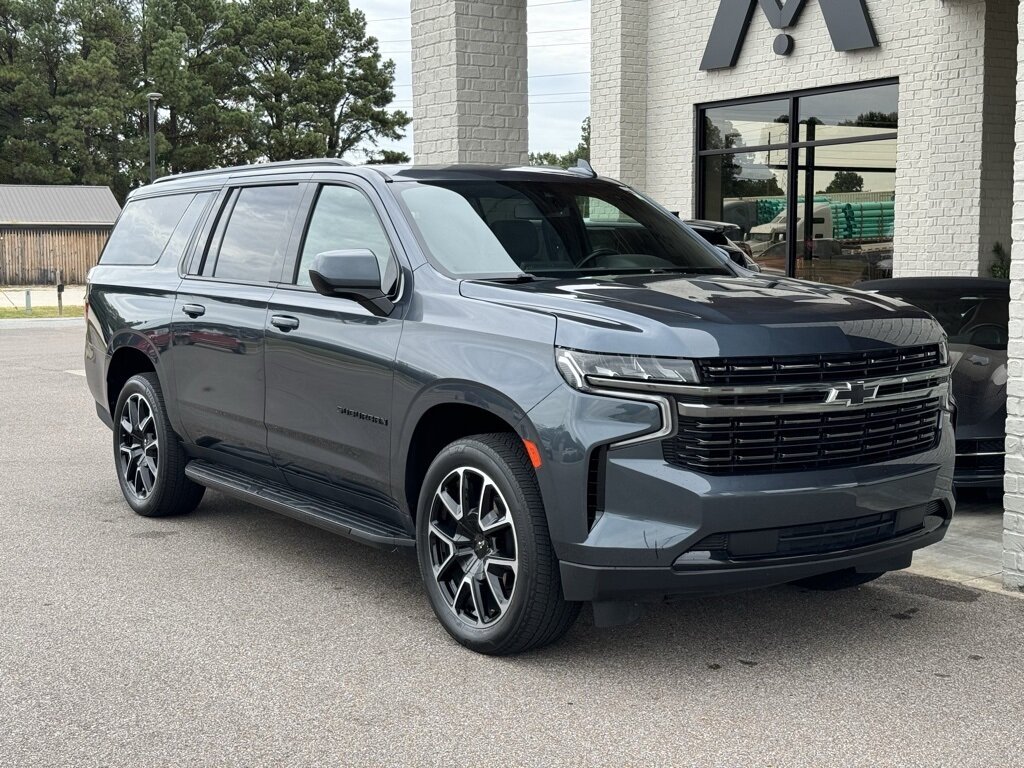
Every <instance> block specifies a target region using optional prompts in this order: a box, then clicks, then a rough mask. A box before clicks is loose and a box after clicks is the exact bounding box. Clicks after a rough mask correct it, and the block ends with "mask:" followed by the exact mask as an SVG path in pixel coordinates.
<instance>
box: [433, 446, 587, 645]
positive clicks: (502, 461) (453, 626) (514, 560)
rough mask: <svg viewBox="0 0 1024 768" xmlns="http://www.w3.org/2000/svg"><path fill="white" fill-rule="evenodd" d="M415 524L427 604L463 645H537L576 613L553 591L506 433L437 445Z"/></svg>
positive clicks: (537, 506) (548, 554)
mask: <svg viewBox="0 0 1024 768" xmlns="http://www.w3.org/2000/svg"><path fill="white" fill-rule="evenodd" d="M416 528H417V530H416V550H417V556H418V559H419V565H420V574H421V575H422V577H423V583H424V585H425V587H426V590H427V595H428V597H429V599H430V604H431V607H432V608H433V609H434V613H435V614H436V615H437V618H438V619H439V620H440V622H441V624H442V625H443V626H444V628H445V629H446V630H447V631H448V633H449V634H450V635H451V636H452V637H454V638H455V639H456V640H457V641H458V642H459V643H461V644H462V645H464V646H466V647H467V648H470V649H471V650H474V651H477V652H479V653H486V654H491V655H508V654H513V653H520V652H523V651H527V650H530V649H532V648H539V647H541V646H544V645H547V644H549V643H552V642H554V641H555V640H557V639H559V638H560V637H561V636H562V635H564V634H565V633H566V632H567V631H568V630H569V627H571V626H572V623H573V622H574V621H575V620H576V617H577V616H578V615H579V611H580V604H579V603H569V602H566V601H565V599H564V598H563V597H562V584H561V579H560V577H559V570H558V560H557V558H556V557H555V554H554V550H553V549H552V547H551V539H550V537H549V535H548V527H547V518H546V516H545V513H544V506H543V504H542V502H541V498H540V491H539V490H538V488H537V480H536V477H535V476H534V474H533V468H532V467H531V466H530V463H529V460H528V459H527V457H526V453H525V451H524V450H523V447H522V444H521V443H520V441H519V440H518V438H517V437H516V436H515V435H513V434H504V433H498V434H491V435H476V436H474V437H469V438H465V439H462V440H458V441H456V442H454V443H452V444H451V445H449V446H448V447H447V448H445V449H444V450H443V451H441V453H440V454H438V456H437V458H435V459H434V461H433V463H432V464H431V465H430V469H428V470H427V474H426V477H425V478H424V482H423V487H422V489H421V492H420V500H419V507H418V511H417V520H416Z"/></svg>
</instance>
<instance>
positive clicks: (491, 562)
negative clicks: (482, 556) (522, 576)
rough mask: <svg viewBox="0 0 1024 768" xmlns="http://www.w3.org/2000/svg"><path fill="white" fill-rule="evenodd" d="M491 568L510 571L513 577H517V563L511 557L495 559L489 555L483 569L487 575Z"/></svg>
mask: <svg viewBox="0 0 1024 768" xmlns="http://www.w3.org/2000/svg"><path fill="white" fill-rule="evenodd" d="M492 566H493V567H494V568H498V569H505V570H509V571H512V575H513V576H518V575H519V561H518V560H515V559H513V558H511V557H495V556H494V555H491V556H490V557H488V558H487V560H486V561H485V562H484V568H485V569H486V570H487V572H488V573H490V572H491V567H492Z"/></svg>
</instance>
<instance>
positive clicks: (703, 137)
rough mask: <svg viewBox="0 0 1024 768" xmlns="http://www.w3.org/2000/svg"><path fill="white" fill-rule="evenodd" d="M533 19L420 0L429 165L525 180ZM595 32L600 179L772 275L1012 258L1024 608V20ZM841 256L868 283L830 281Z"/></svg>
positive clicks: (793, 16) (989, 16) (1012, 426)
mask: <svg viewBox="0 0 1024 768" xmlns="http://www.w3.org/2000/svg"><path fill="white" fill-rule="evenodd" d="M525 6H526V0H479V1H478V2H468V1H466V0H413V62H414V98H415V113H416V116H417V122H416V126H415V127H416V132H415V143H416V146H415V151H416V159H417V162H435V163H436V162H456V161H457V162H484V163H494V162H499V163H519V162H522V161H523V160H524V159H525V155H526V149H527V141H526V138H527V137H526V119H527V113H526V82H527V80H526V14H525ZM862 9H863V11H864V13H862V12H861V11H862ZM748 18H749V21H748ZM865 18H866V19H867V21H865ZM865 23H867V24H868V25H869V26H868V27H863V25H864V24H865ZM591 27H592V50H591V110H592V115H591V116H592V141H593V148H592V162H593V165H594V166H595V167H596V168H597V169H598V171H599V172H600V173H602V174H603V175H607V176H611V177H616V178H619V179H621V180H623V181H625V182H627V183H629V184H632V185H634V186H637V187H639V188H640V189H642V190H644V191H646V192H648V193H649V194H651V195H653V196H654V197H655V198H657V199H658V200H660V201H661V202H662V203H664V204H666V205H667V206H669V207H670V208H672V209H673V210H678V211H680V212H681V213H682V214H683V215H684V216H694V217H705V218H713V219H718V220H727V221H730V222H732V223H735V224H736V225H737V226H738V227H739V228H740V229H741V230H742V235H743V237H744V238H745V239H748V241H749V242H751V243H752V244H753V246H752V247H753V248H754V249H755V250H756V251H760V252H761V255H762V256H763V259H764V263H765V264H766V266H767V267H768V268H774V269H777V270H778V271H780V272H788V273H789V274H795V275H797V276H800V277H807V278H810V279H816V280H822V281H831V282H836V283H845V284H850V283H853V282H855V281H856V280H859V279H862V278H864V277H882V276H887V275H889V274H893V275H895V276H898V277H899V276H911V275H935V274H949V275H988V274H989V268H990V266H991V263H992V259H993V255H992V254H993V248H994V246H995V245H996V243H1000V244H1002V245H1003V246H1004V247H1005V248H1006V250H1007V251H1010V249H1011V244H1012V246H1013V251H1014V254H1015V256H1016V258H1015V259H1014V260H1013V267H1012V275H1011V276H1012V280H1013V284H1012V289H1011V294H1012V298H1013V302H1012V306H1011V324H1010V334H1011V343H1010V365H1009V378H1010V383H1009V419H1008V426H1007V432H1008V437H1007V476H1006V491H1007V494H1006V497H1005V506H1006V514H1005V517H1004V528H1005V534H1004V558H1003V562H1004V567H1005V582H1006V584H1007V586H1011V587H1017V588H1024V443H1022V440H1024V68H1022V67H1021V66H1020V63H1021V62H1022V61H1024V46H1022V47H1019V46H1018V40H1019V39H1021V36H1020V34H1019V30H1024V5H1020V4H1018V2H1015V0H904V1H903V2H898V3H897V2H889V1H887V0H805V2H801V0H786V2H785V3H780V2H779V0H689V1H688V2H687V1H684V0H592V3H591ZM713 29H715V30H718V31H719V32H721V34H719V35H717V36H715V41H716V42H715V44H713V45H711V46H710V48H709V40H711V38H712V30H713ZM865 30H869V31H870V34H869V35H868V39H866V38H865V34H866V32H865ZM737 39H738V43H737V44H735V45H733V43H736V40H737ZM876 43H877V44H876ZM734 49H735V50H734ZM837 49H842V50H837ZM777 51H778V52H777ZM706 53H713V54H716V55H717V58H716V56H714V55H712V56H709V57H708V59H707V60H705V56H706ZM1015 140H1016V142H1017V143H1015ZM773 218H774V219H775V220H776V221H775V222H774V223H773V222H772V219H773ZM844 239H845V240H846V241H848V242H851V241H855V242H856V243H857V247H859V248H861V249H862V251H863V253H864V259H863V261H862V262H861V263H859V264H857V265H856V266H855V267H854V268H853V269H850V268H849V267H848V266H847V267H845V268H843V269H838V270H832V271H828V270H825V271H822V270H821V269H820V267H816V266H815V263H816V262H820V261H823V260H821V259H816V260H815V261H814V262H812V260H811V259H810V254H811V253H812V252H814V250H815V249H817V252H818V253H819V254H820V252H821V251H820V249H822V248H829V247H834V246H833V245H832V244H831V243H829V242H828V241H836V240H844ZM819 240H820V241H826V242H815V241H819ZM1012 318H1017V319H1012Z"/></svg>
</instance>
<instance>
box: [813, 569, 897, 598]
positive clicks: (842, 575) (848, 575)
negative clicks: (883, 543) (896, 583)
mask: <svg viewBox="0 0 1024 768" xmlns="http://www.w3.org/2000/svg"><path fill="white" fill-rule="evenodd" d="M883 576H885V572H883V573H857V571H855V570H854V569H853V568H847V569H846V570H843V571H833V572H832V573H823V574H820V575H818V576H809V577H807V578H806V579H798V580H797V581H794V582H793V583H794V584H796V585H797V586H798V587H806V588H807V589H813V590H818V591H821V592H836V591H838V590H840V589H851V588H853V587H859V586H860V585H861V584H867V583H868V582H871V581H874V580H875V579H880V578H882V577H883Z"/></svg>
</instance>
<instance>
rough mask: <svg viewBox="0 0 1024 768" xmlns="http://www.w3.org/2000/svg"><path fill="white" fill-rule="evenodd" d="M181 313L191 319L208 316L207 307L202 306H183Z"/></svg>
mask: <svg viewBox="0 0 1024 768" xmlns="http://www.w3.org/2000/svg"><path fill="white" fill-rule="evenodd" d="M181 311H182V312H184V313H185V314H186V315H188V316H189V317H200V316H201V315H205V314H206V307H204V306H203V305H202V304H182V305H181Z"/></svg>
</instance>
